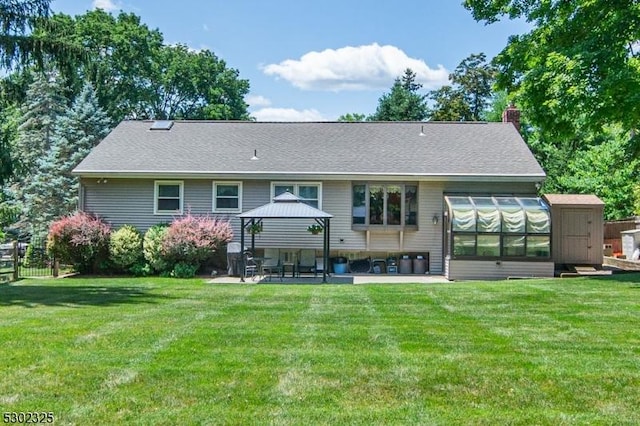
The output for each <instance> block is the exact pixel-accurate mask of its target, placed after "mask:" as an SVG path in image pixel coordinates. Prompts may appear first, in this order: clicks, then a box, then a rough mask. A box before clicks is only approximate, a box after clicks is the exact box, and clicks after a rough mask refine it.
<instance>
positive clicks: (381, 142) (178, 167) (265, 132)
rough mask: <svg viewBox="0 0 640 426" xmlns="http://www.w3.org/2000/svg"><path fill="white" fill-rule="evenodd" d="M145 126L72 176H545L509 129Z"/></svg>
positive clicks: (124, 133)
mask: <svg viewBox="0 0 640 426" xmlns="http://www.w3.org/2000/svg"><path fill="white" fill-rule="evenodd" d="M151 124H152V122H150V121H124V122H122V123H120V124H119V125H118V126H117V127H116V128H115V129H114V130H113V131H112V132H111V133H110V134H109V135H108V136H107V137H106V138H105V139H104V140H103V141H102V142H101V143H100V144H99V145H98V146H97V147H96V148H94V149H93V151H92V152H91V153H90V154H89V155H88V156H87V157H86V158H85V159H84V160H83V161H82V162H81V163H80V164H79V165H78V166H77V167H76V169H75V171H74V172H75V173H76V174H79V175H86V174H98V173H104V174H107V173H122V174H128V175H137V174H139V175H150V174H162V175H167V174H173V175H176V176H177V175H180V174H203V175H204V174H238V175H240V174H273V175H285V176H286V175H287V174H305V175H318V176H322V175H326V176H328V175H333V174H340V175H402V176H407V175H414V176H416V177H417V176H434V177H436V176H521V177H532V178H536V179H540V178H541V177H544V171H543V170H542V168H541V167H540V165H539V164H538V162H537V161H536V160H535V158H534V156H533V155H532V153H531V151H530V150H529V148H528V147H527V145H526V144H525V142H524V141H523V140H522V138H521V137H520V135H519V133H518V132H517V131H516V130H515V128H514V127H513V125H512V124H510V123H469V122H467V123H452V122H449V123H441V122H357V123H343V122H296V123H270V122H246V121H176V122H175V123H174V125H173V126H172V127H171V129H170V130H166V131H157V130H156V131H151V130H150V127H151ZM421 130H423V131H424V136H420V133H421ZM255 151H257V157H258V160H251V157H252V156H253V155H254V152H255Z"/></svg>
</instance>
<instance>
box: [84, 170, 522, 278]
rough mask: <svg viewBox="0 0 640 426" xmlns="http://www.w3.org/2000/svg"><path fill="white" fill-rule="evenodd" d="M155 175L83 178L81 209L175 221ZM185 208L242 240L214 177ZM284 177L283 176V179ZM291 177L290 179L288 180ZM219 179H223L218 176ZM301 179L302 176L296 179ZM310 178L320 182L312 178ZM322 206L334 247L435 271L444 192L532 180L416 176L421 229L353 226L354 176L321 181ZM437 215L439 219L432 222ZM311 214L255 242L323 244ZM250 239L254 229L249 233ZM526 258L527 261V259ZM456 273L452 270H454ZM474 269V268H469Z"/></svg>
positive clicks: (188, 185) (516, 187) (265, 183)
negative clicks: (224, 223) (220, 203)
mask: <svg viewBox="0 0 640 426" xmlns="http://www.w3.org/2000/svg"><path fill="white" fill-rule="evenodd" d="M155 181H156V180H155V179H113V178H110V179H108V180H107V182H106V183H98V180H97V179H89V178H84V179H82V185H83V190H82V194H83V197H82V200H81V205H80V207H81V209H83V210H85V211H88V212H92V213H95V214H98V215H99V216H101V217H102V218H104V219H105V220H106V221H107V222H109V223H110V224H111V225H112V226H113V227H114V228H119V227H120V226H122V225H124V224H130V225H134V226H135V227H137V228H138V229H139V230H140V231H142V232H144V231H146V229H148V228H149V227H151V226H152V225H154V224H157V223H166V222H170V221H172V220H173V219H174V218H175V216H174V215H156V214H154V213H153V206H154V202H155V200H154V185H155ZM181 181H182V182H183V185H184V200H183V207H184V209H183V210H184V213H186V212H188V211H190V212H191V213H192V214H195V215H203V214H209V215H212V216H215V217H219V218H222V219H228V220H230V222H231V225H232V228H233V232H234V241H238V242H239V241H240V219H238V218H236V217H235V216H236V213H222V214H213V213H212V207H213V182H214V180H211V179H184V180H181ZM283 181H284V180H283ZM286 181H287V182H291V180H286ZM216 182H225V181H224V180H217V181H216ZM271 182H272V181H271V180H244V181H242V210H243V211H248V210H251V209H254V208H257V207H260V206H262V205H264V204H266V203H268V202H269V201H270V196H271ZM296 182H298V183H300V182H303V181H296ZM309 182H318V180H313V179H312V180H310V181H309ZM321 185H322V206H321V208H322V210H324V211H325V212H327V213H330V214H332V215H333V216H334V217H333V218H332V219H331V233H330V235H331V241H330V246H331V252H332V254H351V255H352V257H353V256H355V257H358V256H367V255H371V254H375V255H376V257H383V258H384V257H386V256H387V255H396V256H397V255H401V254H405V253H412V254H426V253H428V254H429V260H430V261H429V270H430V272H431V273H434V274H440V273H443V267H444V262H443V258H442V248H443V237H442V235H443V228H442V226H443V223H444V221H443V209H444V206H443V194H444V193H446V192H464V191H469V192H485V193H497V192H501V193H507V192H510V193H511V192H512V193H523V192H529V193H530V192H531V191H532V190H533V189H535V188H533V189H532V187H533V185H532V184H518V183H515V184H493V183H486V182H485V183H451V182H448V183H444V182H418V230H407V231H405V232H403V233H402V235H401V233H400V232H398V231H383V230H372V231H369V232H367V231H354V230H352V224H351V214H352V211H351V206H352V200H351V197H352V182H351V181H325V182H322V184H321ZM434 215H436V216H438V224H436V225H434V224H433V217H434ZM312 223H315V222H314V221H313V220H311V219H291V220H289V219H265V220H264V221H263V232H261V233H260V234H258V235H257V236H256V237H255V244H256V247H257V248H281V249H296V250H297V249H300V248H313V249H316V250H318V251H319V250H321V249H322V244H323V235H322V234H319V235H312V234H310V233H309V232H307V230H306V229H307V226H309V225H311V224H312ZM245 241H246V245H247V246H250V244H251V235H250V234H248V233H247V234H246V235H245ZM523 263H524V264H527V263H526V262H523ZM451 272H452V273H453V272H454V271H451ZM470 272H471V271H470Z"/></svg>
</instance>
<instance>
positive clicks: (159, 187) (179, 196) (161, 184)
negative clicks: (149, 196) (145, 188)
mask: <svg viewBox="0 0 640 426" xmlns="http://www.w3.org/2000/svg"><path fill="white" fill-rule="evenodd" d="M183 198H184V182H182V181H167V180H164V181H163V180H157V181H155V191H154V205H153V213H154V214H167V215H169V214H182V206H183Z"/></svg>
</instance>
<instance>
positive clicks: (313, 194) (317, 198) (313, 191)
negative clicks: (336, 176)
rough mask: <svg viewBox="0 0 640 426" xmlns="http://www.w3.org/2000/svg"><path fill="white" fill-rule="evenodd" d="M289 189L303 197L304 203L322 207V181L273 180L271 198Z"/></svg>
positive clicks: (318, 207)
mask: <svg viewBox="0 0 640 426" xmlns="http://www.w3.org/2000/svg"><path fill="white" fill-rule="evenodd" d="M287 191H288V192H290V193H292V194H293V195H296V196H298V197H300V198H302V202H303V203H305V204H308V205H310V206H311V207H315V208H317V209H322V184H321V183H320V182H271V199H273V198H274V197H277V196H278V195H280V194H284V193H285V192H287Z"/></svg>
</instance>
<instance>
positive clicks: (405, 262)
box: [398, 255, 413, 274]
mask: <svg viewBox="0 0 640 426" xmlns="http://www.w3.org/2000/svg"><path fill="white" fill-rule="evenodd" d="M411 264H412V260H411V259H410V258H409V256H406V255H405V256H402V258H400V262H399V264H398V272H399V273H401V274H411V273H413V268H412V267H411Z"/></svg>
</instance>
